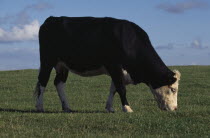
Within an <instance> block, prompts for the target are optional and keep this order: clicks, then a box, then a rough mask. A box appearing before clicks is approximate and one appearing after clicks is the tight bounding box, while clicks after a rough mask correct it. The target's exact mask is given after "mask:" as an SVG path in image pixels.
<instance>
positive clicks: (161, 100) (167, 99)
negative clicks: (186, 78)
mask: <svg viewBox="0 0 210 138" xmlns="http://www.w3.org/2000/svg"><path fill="white" fill-rule="evenodd" d="M174 73H175V76H174V77H175V78H176V79H177V80H176V82H175V83H173V84H172V85H170V86H162V87H160V88H157V89H153V88H152V87H151V86H150V89H151V91H152V93H153V95H154V97H155V99H156V100H157V102H158V106H159V107H160V109H162V110H168V111H174V110H176V109H177V107H178V105H177V95H178V86H179V80H180V76H181V74H180V73H179V71H177V70H174Z"/></svg>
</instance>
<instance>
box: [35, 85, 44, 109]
mask: <svg viewBox="0 0 210 138" xmlns="http://www.w3.org/2000/svg"><path fill="white" fill-rule="evenodd" d="M44 90H45V87H42V86H41V85H39V84H38V85H37V87H36V91H37V99H36V110H37V111H38V112H44V108H43V94H44Z"/></svg>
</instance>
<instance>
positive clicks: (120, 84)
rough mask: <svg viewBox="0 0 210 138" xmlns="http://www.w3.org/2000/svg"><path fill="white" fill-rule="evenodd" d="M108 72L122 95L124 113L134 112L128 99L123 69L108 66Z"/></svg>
mask: <svg viewBox="0 0 210 138" xmlns="http://www.w3.org/2000/svg"><path fill="white" fill-rule="evenodd" d="M106 69H107V71H108V72H109V74H110V76H111V78H112V81H113V82H114V85H115V88H116V91H117V92H118V93H119V95H120V99H121V102H122V110H123V111H124V112H133V110H132V109H131V108H130V106H129V104H128V101H127V98H126V88H125V83H124V75H123V72H122V68H121V66H120V65H118V66H117V65H109V66H106Z"/></svg>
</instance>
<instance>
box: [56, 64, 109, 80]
mask: <svg viewBox="0 0 210 138" xmlns="http://www.w3.org/2000/svg"><path fill="white" fill-rule="evenodd" d="M62 68H67V69H68V70H69V71H70V72H72V73H74V74H77V75H80V76H83V77H90V76H98V75H102V74H107V75H108V73H107V71H106V69H105V67H104V66H100V65H72V64H70V65H69V64H66V63H65V62H58V63H57V65H56V70H58V71H59V70H62Z"/></svg>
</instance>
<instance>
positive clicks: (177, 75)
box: [173, 70, 181, 80]
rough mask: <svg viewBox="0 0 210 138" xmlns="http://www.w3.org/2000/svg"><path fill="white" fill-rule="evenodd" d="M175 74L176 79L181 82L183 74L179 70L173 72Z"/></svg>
mask: <svg viewBox="0 0 210 138" xmlns="http://www.w3.org/2000/svg"><path fill="white" fill-rule="evenodd" d="M173 72H174V73H175V75H174V77H175V78H176V79H177V80H180V77H181V73H180V72H179V71H178V70H173Z"/></svg>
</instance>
